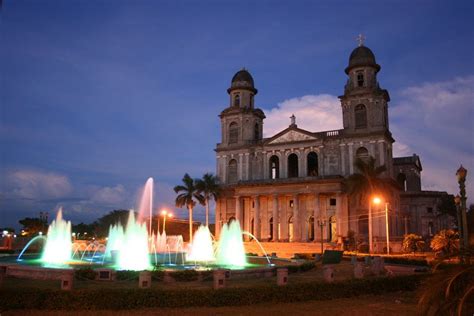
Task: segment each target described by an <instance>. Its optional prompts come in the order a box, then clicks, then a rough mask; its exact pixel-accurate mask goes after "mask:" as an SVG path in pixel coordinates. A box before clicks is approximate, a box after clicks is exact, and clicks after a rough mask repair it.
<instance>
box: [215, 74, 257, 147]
mask: <svg viewBox="0 0 474 316" xmlns="http://www.w3.org/2000/svg"><path fill="white" fill-rule="evenodd" d="M257 92H258V90H257V89H255V86H254V81H253V78H252V75H250V73H249V72H248V71H247V70H246V69H245V68H243V69H242V70H240V71H238V72H237V73H236V74H235V75H234V77H232V81H231V84H230V88H229V89H227V93H228V94H229V106H228V107H227V108H226V109H225V110H224V111H222V113H221V114H220V115H219V117H220V118H221V131H222V137H221V143H220V144H219V145H220V146H219V147H221V148H222V147H228V146H230V147H238V146H244V145H249V144H255V143H257V142H259V141H260V140H262V138H263V135H262V134H263V119H264V118H265V114H264V113H263V111H262V110H260V109H256V108H255V106H254V98H255V95H256V94H257Z"/></svg>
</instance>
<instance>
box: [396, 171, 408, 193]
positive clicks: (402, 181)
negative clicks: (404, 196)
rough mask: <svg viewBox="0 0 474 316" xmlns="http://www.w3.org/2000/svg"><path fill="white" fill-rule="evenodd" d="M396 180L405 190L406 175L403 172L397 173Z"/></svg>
mask: <svg viewBox="0 0 474 316" xmlns="http://www.w3.org/2000/svg"><path fill="white" fill-rule="evenodd" d="M397 182H398V184H399V185H400V186H401V187H402V190H403V191H406V190H407V177H406V176H405V174H403V173H399V174H398V176H397Z"/></svg>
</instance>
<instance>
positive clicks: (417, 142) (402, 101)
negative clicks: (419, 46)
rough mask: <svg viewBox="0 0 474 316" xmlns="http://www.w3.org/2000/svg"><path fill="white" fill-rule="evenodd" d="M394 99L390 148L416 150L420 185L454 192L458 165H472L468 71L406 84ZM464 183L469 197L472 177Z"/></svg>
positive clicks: (473, 80)
mask: <svg viewBox="0 0 474 316" xmlns="http://www.w3.org/2000/svg"><path fill="white" fill-rule="evenodd" d="M395 100H396V101H395V102H393V107H392V109H391V111H390V120H391V122H392V125H391V130H392V134H393V135H394V138H395V139H396V140H397V143H395V146H394V151H395V154H396V155H407V154H408V155H411V154H412V153H417V154H418V155H420V157H421V160H422V165H423V173H422V183H423V187H424V188H425V189H429V190H443V191H444V190H447V191H448V192H451V193H456V192H458V190H459V189H458V185H457V183H456V179H455V173H456V170H457V168H458V167H459V165H460V164H461V163H462V164H463V165H464V166H465V167H466V168H467V169H468V170H473V171H474V127H473V122H472V121H473V119H474V108H473V106H472V100H474V76H467V77H457V78H454V79H452V80H448V81H442V82H426V83H422V84H420V85H417V86H412V87H407V88H405V89H402V90H401V91H400V92H399V93H398V94H397V97H396V98H395ZM468 181H469V179H468ZM467 189H468V193H467V194H468V197H470V200H471V201H472V198H473V197H474V189H473V185H472V181H471V182H470V183H469V182H468V183H467Z"/></svg>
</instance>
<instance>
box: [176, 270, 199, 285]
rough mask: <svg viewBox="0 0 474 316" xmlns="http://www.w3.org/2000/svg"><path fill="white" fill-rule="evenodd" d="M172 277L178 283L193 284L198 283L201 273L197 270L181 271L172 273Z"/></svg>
mask: <svg viewBox="0 0 474 316" xmlns="http://www.w3.org/2000/svg"><path fill="white" fill-rule="evenodd" d="M170 275H171V277H172V278H173V279H175V280H176V281H178V282H191V281H197V280H198V278H199V272H197V271H196V270H181V271H174V272H171V273H170Z"/></svg>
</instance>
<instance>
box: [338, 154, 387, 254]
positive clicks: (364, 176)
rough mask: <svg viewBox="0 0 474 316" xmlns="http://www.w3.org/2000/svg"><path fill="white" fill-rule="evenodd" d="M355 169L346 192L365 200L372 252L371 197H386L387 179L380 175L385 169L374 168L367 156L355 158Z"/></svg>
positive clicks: (372, 159)
mask: <svg viewBox="0 0 474 316" xmlns="http://www.w3.org/2000/svg"><path fill="white" fill-rule="evenodd" d="M354 166H355V169H356V170H357V171H358V172H356V173H354V174H352V175H350V176H349V177H348V178H347V181H346V185H347V191H348V193H349V194H351V195H353V194H354V195H359V197H360V201H362V200H365V199H367V201H368V204H369V205H368V206H369V251H370V252H372V250H373V247H372V208H371V204H372V202H371V197H372V196H373V195H374V193H385V196H388V193H389V192H390V184H391V182H392V181H390V179H389V178H383V177H382V174H383V173H384V172H385V171H386V170H387V168H386V167H385V166H384V165H382V166H376V164H375V158H374V157H372V156H369V157H368V158H367V159H361V158H357V159H356V160H355V162H354Z"/></svg>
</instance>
